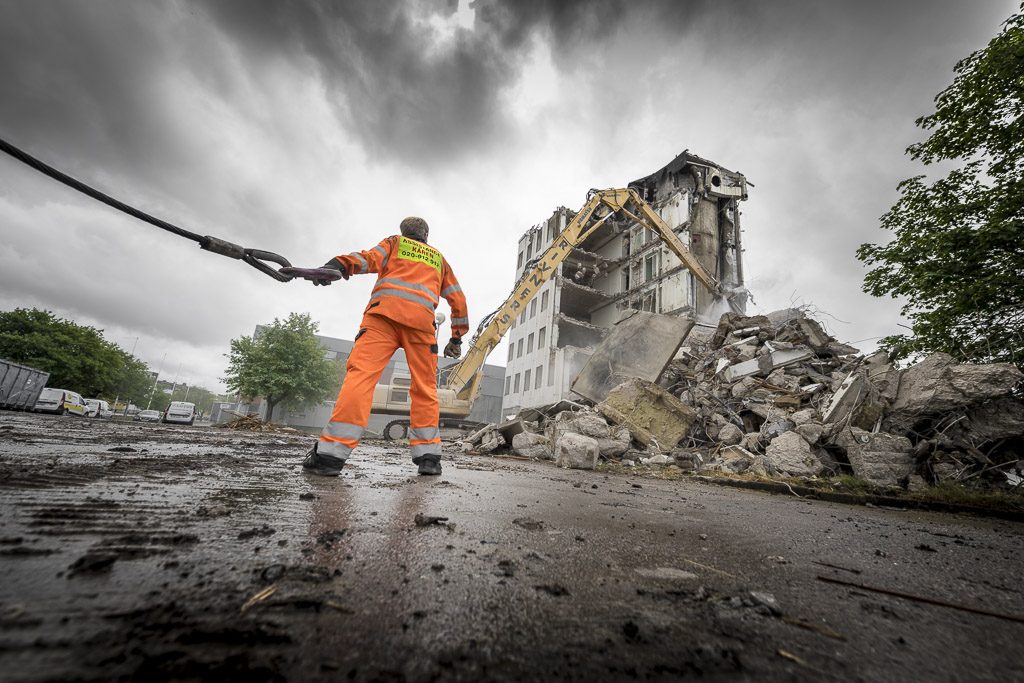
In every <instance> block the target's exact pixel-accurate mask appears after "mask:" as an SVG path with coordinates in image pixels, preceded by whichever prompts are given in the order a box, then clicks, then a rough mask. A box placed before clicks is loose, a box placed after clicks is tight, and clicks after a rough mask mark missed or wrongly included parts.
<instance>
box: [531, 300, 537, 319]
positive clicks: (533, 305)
mask: <svg viewBox="0 0 1024 683" xmlns="http://www.w3.org/2000/svg"><path fill="white" fill-rule="evenodd" d="M535 315H537V300H536V299H534V300H533V301H531V302H530V317H531V318H532V317H533V316H535Z"/></svg>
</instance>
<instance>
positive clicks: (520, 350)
mask: <svg viewBox="0 0 1024 683" xmlns="http://www.w3.org/2000/svg"><path fill="white" fill-rule="evenodd" d="M522 357H523V340H522V339H520V340H519V343H518V344H516V358H522Z"/></svg>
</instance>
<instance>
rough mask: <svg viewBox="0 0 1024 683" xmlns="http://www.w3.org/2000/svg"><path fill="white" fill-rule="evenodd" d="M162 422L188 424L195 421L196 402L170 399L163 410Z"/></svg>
mask: <svg viewBox="0 0 1024 683" xmlns="http://www.w3.org/2000/svg"><path fill="white" fill-rule="evenodd" d="M163 421H164V422H176V423H178V424H187V425H190V424H192V423H193V422H195V421H196V404H195V403H187V402H186V401H171V405H169V406H168V407H167V410H166V411H165V412H164V420H163Z"/></svg>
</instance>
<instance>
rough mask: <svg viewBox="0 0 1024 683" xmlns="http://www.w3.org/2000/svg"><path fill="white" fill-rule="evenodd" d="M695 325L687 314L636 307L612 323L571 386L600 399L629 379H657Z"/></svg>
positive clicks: (581, 392)
mask: <svg viewBox="0 0 1024 683" xmlns="http://www.w3.org/2000/svg"><path fill="white" fill-rule="evenodd" d="M692 328H693V321H692V320H688V319H686V318H680V317H677V316H671V315H659V314H657V313H647V312H645V311H636V312H635V313H633V315H631V316H629V317H628V318H625V319H623V320H620V321H619V322H618V323H616V324H615V326H614V327H612V329H611V331H610V332H609V333H608V336H607V337H605V339H604V341H602V342H601V344H600V345H599V346H598V347H597V349H596V350H595V351H594V354H593V355H592V356H591V357H590V360H589V361H587V364H586V365H584V366H583V370H582V371H581V372H580V374H579V375H577V376H576V379H575V380H573V383H572V386H571V388H572V390H573V391H574V392H576V393H577V394H579V395H580V396H583V397H584V398H588V399H590V400H591V401H593V402H594V403H600V402H601V401H603V400H604V399H605V398H606V397H607V396H608V393H609V392H611V390H612V389H614V388H615V387H617V386H618V385H619V384H622V383H623V382H625V381H626V380H629V379H634V378H639V379H643V380H647V381H648V382H656V381H657V380H658V378H659V377H660V376H661V373H662V372H664V370H665V367H666V366H667V365H668V364H669V361H671V360H672V358H673V357H674V356H675V355H676V351H678V350H679V347H680V346H681V345H682V343H683V340H684V339H685V338H686V335H687V334H689V332H690V330H691V329H692Z"/></svg>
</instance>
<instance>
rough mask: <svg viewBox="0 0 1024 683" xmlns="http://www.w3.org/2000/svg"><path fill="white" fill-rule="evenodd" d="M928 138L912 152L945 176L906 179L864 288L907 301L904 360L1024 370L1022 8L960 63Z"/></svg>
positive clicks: (901, 337) (869, 257)
mask: <svg viewBox="0 0 1024 683" xmlns="http://www.w3.org/2000/svg"><path fill="white" fill-rule="evenodd" d="M954 72H955V74H956V75H955V77H954V80H953V83H952V85H950V86H949V87H948V88H946V89H945V90H943V91H942V92H941V93H939V95H938V96H936V98H935V105H936V106H935V112H934V113H932V114H929V115H927V116H922V117H920V118H919V119H917V121H916V123H917V125H918V126H919V127H920V128H921V129H923V130H925V131H930V135H929V137H928V138H927V139H926V140H924V141H923V142H920V143H917V144H914V145H911V146H910V147H909V148H907V153H908V154H909V155H910V157H911V158H912V159H915V160H917V161H920V162H922V164H924V165H926V166H928V165H931V164H934V163H937V162H953V163H955V164H956V165H955V167H954V168H953V169H952V170H950V171H949V172H948V173H947V174H946V175H945V176H944V177H941V178H939V179H937V180H934V181H932V182H929V181H928V180H927V179H926V177H925V176H924V175H918V176H915V177H913V178H909V179H907V180H904V181H903V182H902V183H900V184H899V186H898V189H899V191H900V198H899V200H898V201H897V203H896V204H895V205H894V206H893V207H892V208H891V209H890V210H889V212H888V213H886V214H885V215H884V216H883V217H882V228H883V229H885V230H888V231H891V232H892V233H893V237H892V240H891V241H890V242H889V243H888V244H884V245H877V244H863V245H861V246H860V248H859V249H858V250H857V258H859V259H860V260H861V261H863V262H864V263H865V264H866V265H869V266H874V268H873V269H872V270H870V271H869V272H868V273H867V275H866V276H865V278H864V291H866V292H867V293H869V294H872V295H874V296H879V297H880V296H887V295H888V296H892V297H903V298H905V299H906V304H905V305H904V307H903V314H904V315H906V316H907V317H908V318H909V320H910V322H911V326H910V334H898V335H892V336H889V337H885V338H884V339H882V341H881V346H882V347H883V348H886V349H887V350H889V351H890V352H892V354H893V355H894V357H896V358H906V357H908V356H912V355H915V354H919V353H923V352H934V351H944V352H947V353H949V354H951V355H953V356H955V357H958V358H960V359H961V360H966V361H974V362H996V361H1001V362H1012V363H1016V364H1017V365H1018V366H1021V367H1024V284H1022V282H1024V4H1022V5H1021V10H1020V11H1018V13H1017V14H1015V15H1013V16H1012V17H1010V18H1009V19H1007V21H1006V22H1005V23H1004V24H1003V29H1002V31H1001V32H1000V33H999V34H998V35H997V36H996V37H995V38H993V39H992V40H991V41H990V42H989V44H988V45H987V46H986V47H985V48H983V49H981V50H978V51H976V52H974V53H973V54H971V55H970V56H968V57H967V58H965V59H963V60H961V61H960V62H958V63H957V65H956V67H955V69H954Z"/></svg>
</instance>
